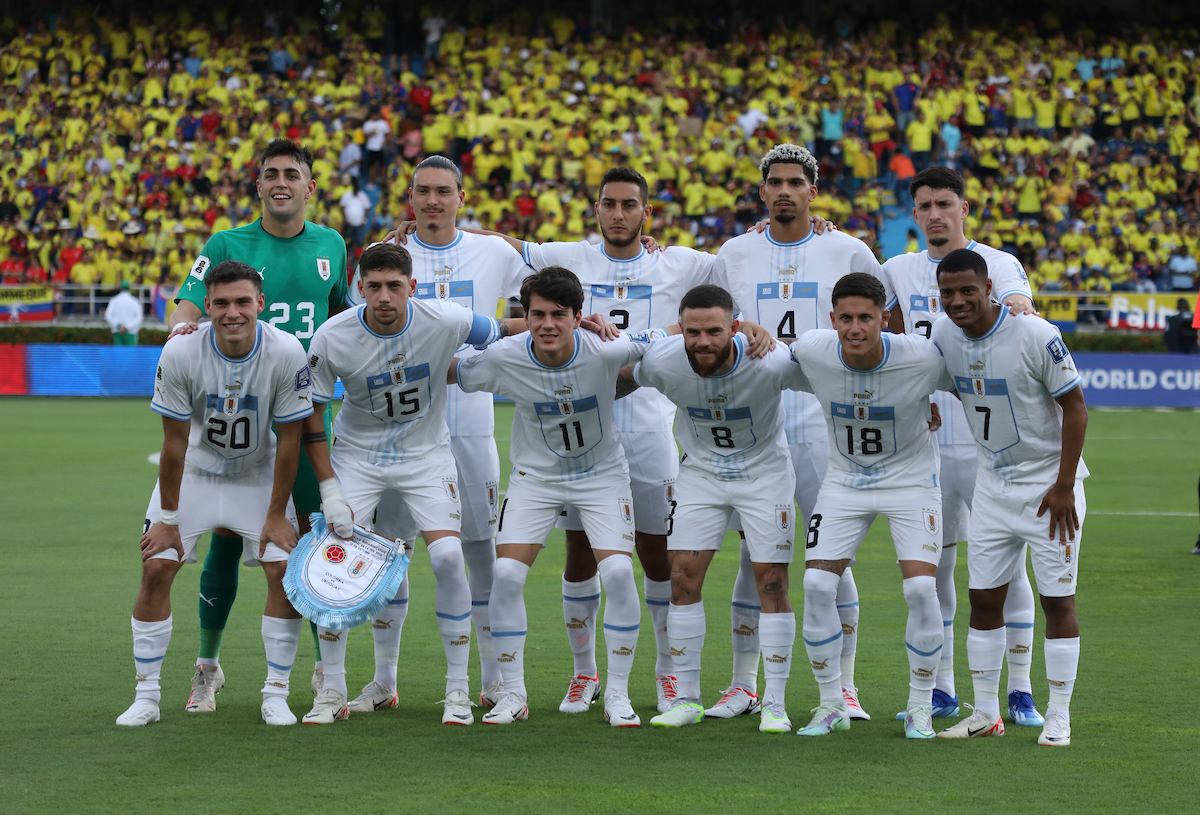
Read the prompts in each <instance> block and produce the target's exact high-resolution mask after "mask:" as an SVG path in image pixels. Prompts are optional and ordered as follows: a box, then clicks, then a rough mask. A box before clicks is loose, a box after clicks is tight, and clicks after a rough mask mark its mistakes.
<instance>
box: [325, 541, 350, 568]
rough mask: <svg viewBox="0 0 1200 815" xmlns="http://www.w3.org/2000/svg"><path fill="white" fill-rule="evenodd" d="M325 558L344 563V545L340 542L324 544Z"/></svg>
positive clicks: (331, 561)
mask: <svg viewBox="0 0 1200 815" xmlns="http://www.w3.org/2000/svg"><path fill="white" fill-rule="evenodd" d="M324 555H325V559H326V560H327V561H329V562H330V563H345V562H346V547H344V546H342V545H341V544H340V543H330V544H326V546H325V551H324Z"/></svg>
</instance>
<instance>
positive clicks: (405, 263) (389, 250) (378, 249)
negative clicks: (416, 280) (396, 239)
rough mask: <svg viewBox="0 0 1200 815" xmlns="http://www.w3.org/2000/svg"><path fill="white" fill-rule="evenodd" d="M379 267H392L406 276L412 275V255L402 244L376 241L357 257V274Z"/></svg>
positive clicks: (376, 269)
mask: <svg viewBox="0 0 1200 815" xmlns="http://www.w3.org/2000/svg"><path fill="white" fill-rule="evenodd" d="M380 269H394V270H396V271H397V272H399V273H400V274H402V275H404V276H406V277H412V271H413V267H412V255H410V254H409V253H408V250H407V249H405V248H404V247H403V246H398V245H397V244H394V243H377V244H375V245H374V246H372V247H370V248H369V249H367V250H366V251H365V252H363V253H362V256H361V257H360V258H359V259H358V275H359V277H360V278H361V277H362V276H364V275H366V273H367V272H378V271H379V270H380Z"/></svg>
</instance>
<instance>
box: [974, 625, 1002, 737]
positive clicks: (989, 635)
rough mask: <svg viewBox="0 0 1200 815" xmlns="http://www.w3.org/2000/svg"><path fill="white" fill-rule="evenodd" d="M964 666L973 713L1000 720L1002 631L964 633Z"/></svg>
mask: <svg viewBox="0 0 1200 815" xmlns="http://www.w3.org/2000/svg"><path fill="white" fill-rule="evenodd" d="M967 665H968V666H969V667H970V669H971V684H972V685H974V686H975V709H976V710H978V711H979V712H980V713H986V714H987V715H988V717H990V718H991V719H992V721H995V720H996V719H999V718H1000V700H999V698H998V696H999V693H1000V668H1001V667H1002V666H1003V665H1004V629H1003V628H993V629H990V630H987V631H983V630H980V629H978V628H969V629H967Z"/></svg>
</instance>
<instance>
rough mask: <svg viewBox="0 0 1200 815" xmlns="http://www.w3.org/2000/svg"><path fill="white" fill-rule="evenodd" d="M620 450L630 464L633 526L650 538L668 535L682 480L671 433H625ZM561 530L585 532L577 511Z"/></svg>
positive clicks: (569, 512)
mask: <svg viewBox="0 0 1200 815" xmlns="http://www.w3.org/2000/svg"><path fill="white" fill-rule="evenodd" d="M621 446H622V447H624V448H625V460H626V461H627V462H628V463H629V489H630V492H631V493H632V494H633V522H634V526H636V527H637V531H638V532H644V533H646V534H647V535H666V534H667V517H668V516H669V515H670V514H671V502H672V501H673V500H674V497H673V494H674V490H675V479H676V478H678V476H679V447H678V446H677V445H676V444H675V437H674V436H673V435H671V434H670V433H622V434H621ZM558 526H559V528H560V529H568V530H571V531H576V532H577V531H579V530H581V529H583V524H582V522H581V521H580V520H579V513H578V512H576V511H575V510H574V509H567V511H566V514H564V515H563V517H562V519H561V520H559V522H558Z"/></svg>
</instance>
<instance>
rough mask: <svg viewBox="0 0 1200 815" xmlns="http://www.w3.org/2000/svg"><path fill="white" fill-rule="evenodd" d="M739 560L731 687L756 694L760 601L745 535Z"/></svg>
mask: <svg viewBox="0 0 1200 815" xmlns="http://www.w3.org/2000/svg"><path fill="white" fill-rule="evenodd" d="M740 548H741V559H740V560H739V561H738V573H737V577H735V578H734V581H733V600H732V602H731V603H730V607H729V610H730V614H729V616H730V620H731V622H732V624H733V683H732V684H733V686H734V687H735V688H741V689H742V690H744V691H746V692H747V693H750V694H754V695H757V694H758V658H759V656H760V653H761V646H760V645H759V641H758V640H759V637H758V620H759V615H760V614H761V613H762V604H761V602H760V601H759V598H758V586H757V585H756V584H755V582H754V565H753V563H752V562H751V561H750V549H749V547H747V546H746V540H745V538H743V539H742V541H741V547H740Z"/></svg>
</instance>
